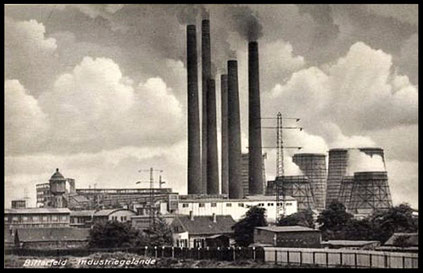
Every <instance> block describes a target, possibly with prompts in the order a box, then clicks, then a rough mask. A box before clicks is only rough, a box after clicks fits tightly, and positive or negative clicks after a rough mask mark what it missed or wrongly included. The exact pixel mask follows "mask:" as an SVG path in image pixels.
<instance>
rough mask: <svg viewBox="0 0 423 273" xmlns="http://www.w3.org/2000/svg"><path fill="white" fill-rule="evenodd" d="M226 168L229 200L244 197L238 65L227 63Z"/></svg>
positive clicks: (232, 61)
mask: <svg viewBox="0 0 423 273" xmlns="http://www.w3.org/2000/svg"><path fill="white" fill-rule="evenodd" d="M228 163H229V164H228V167H229V198H231V199H240V198H243V197H244V194H243V192H242V182H241V120H240V113H239V91H238V63H237V61H236V60H229V61H228Z"/></svg>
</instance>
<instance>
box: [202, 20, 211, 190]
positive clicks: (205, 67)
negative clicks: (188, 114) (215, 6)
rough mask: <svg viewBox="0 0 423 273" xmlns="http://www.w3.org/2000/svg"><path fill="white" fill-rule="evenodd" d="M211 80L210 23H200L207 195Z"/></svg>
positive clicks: (204, 167) (204, 159)
mask: <svg viewBox="0 0 423 273" xmlns="http://www.w3.org/2000/svg"><path fill="white" fill-rule="evenodd" d="M210 78H211V50H210V21H209V20H203V21H202V22H201V82H202V93H201V94H202V104H201V105H202V118H201V130H202V135H201V141H202V142H201V145H202V146H201V156H202V174H201V180H202V183H203V193H207V161H208V160H207V138H208V136H207V81H208V80H209V79H210Z"/></svg>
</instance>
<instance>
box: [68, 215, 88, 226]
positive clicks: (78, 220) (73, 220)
mask: <svg viewBox="0 0 423 273" xmlns="http://www.w3.org/2000/svg"><path fill="white" fill-rule="evenodd" d="M92 223H93V219H92V217H91V216H71V217H70V226H71V227H79V228H89V227H91V225H92Z"/></svg>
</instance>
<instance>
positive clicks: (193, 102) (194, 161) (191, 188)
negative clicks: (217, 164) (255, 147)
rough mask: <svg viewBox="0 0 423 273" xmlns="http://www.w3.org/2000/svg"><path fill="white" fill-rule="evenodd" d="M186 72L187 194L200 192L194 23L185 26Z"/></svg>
mask: <svg viewBox="0 0 423 273" xmlns="http://www.w3.org/2000/svg"><path fill="white" fill-rule="evenodd" d="M187 72H188V73H187V74H188V194H199V193H201V192H202V184H201V155H200V152H201V150H200V117H199V114H200V110H199V103H198V74H197V73H198V71H197V35H196V28H195V25H188V26H187Z"/></svg>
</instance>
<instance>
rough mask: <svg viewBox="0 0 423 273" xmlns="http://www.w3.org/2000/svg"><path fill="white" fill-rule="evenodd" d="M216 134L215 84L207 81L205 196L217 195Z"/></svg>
mask: <svg viewBox="0 0 423 273" xmlns="http://www.w3.org/2000/svg"><path fill="white" fill-rule="evenodd" d="M217 161H218V159H217V133H216V84H215V81H214V80H213V79H209V80H208V81H207V194H219V169H218V162H217Z"/></svg>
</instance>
